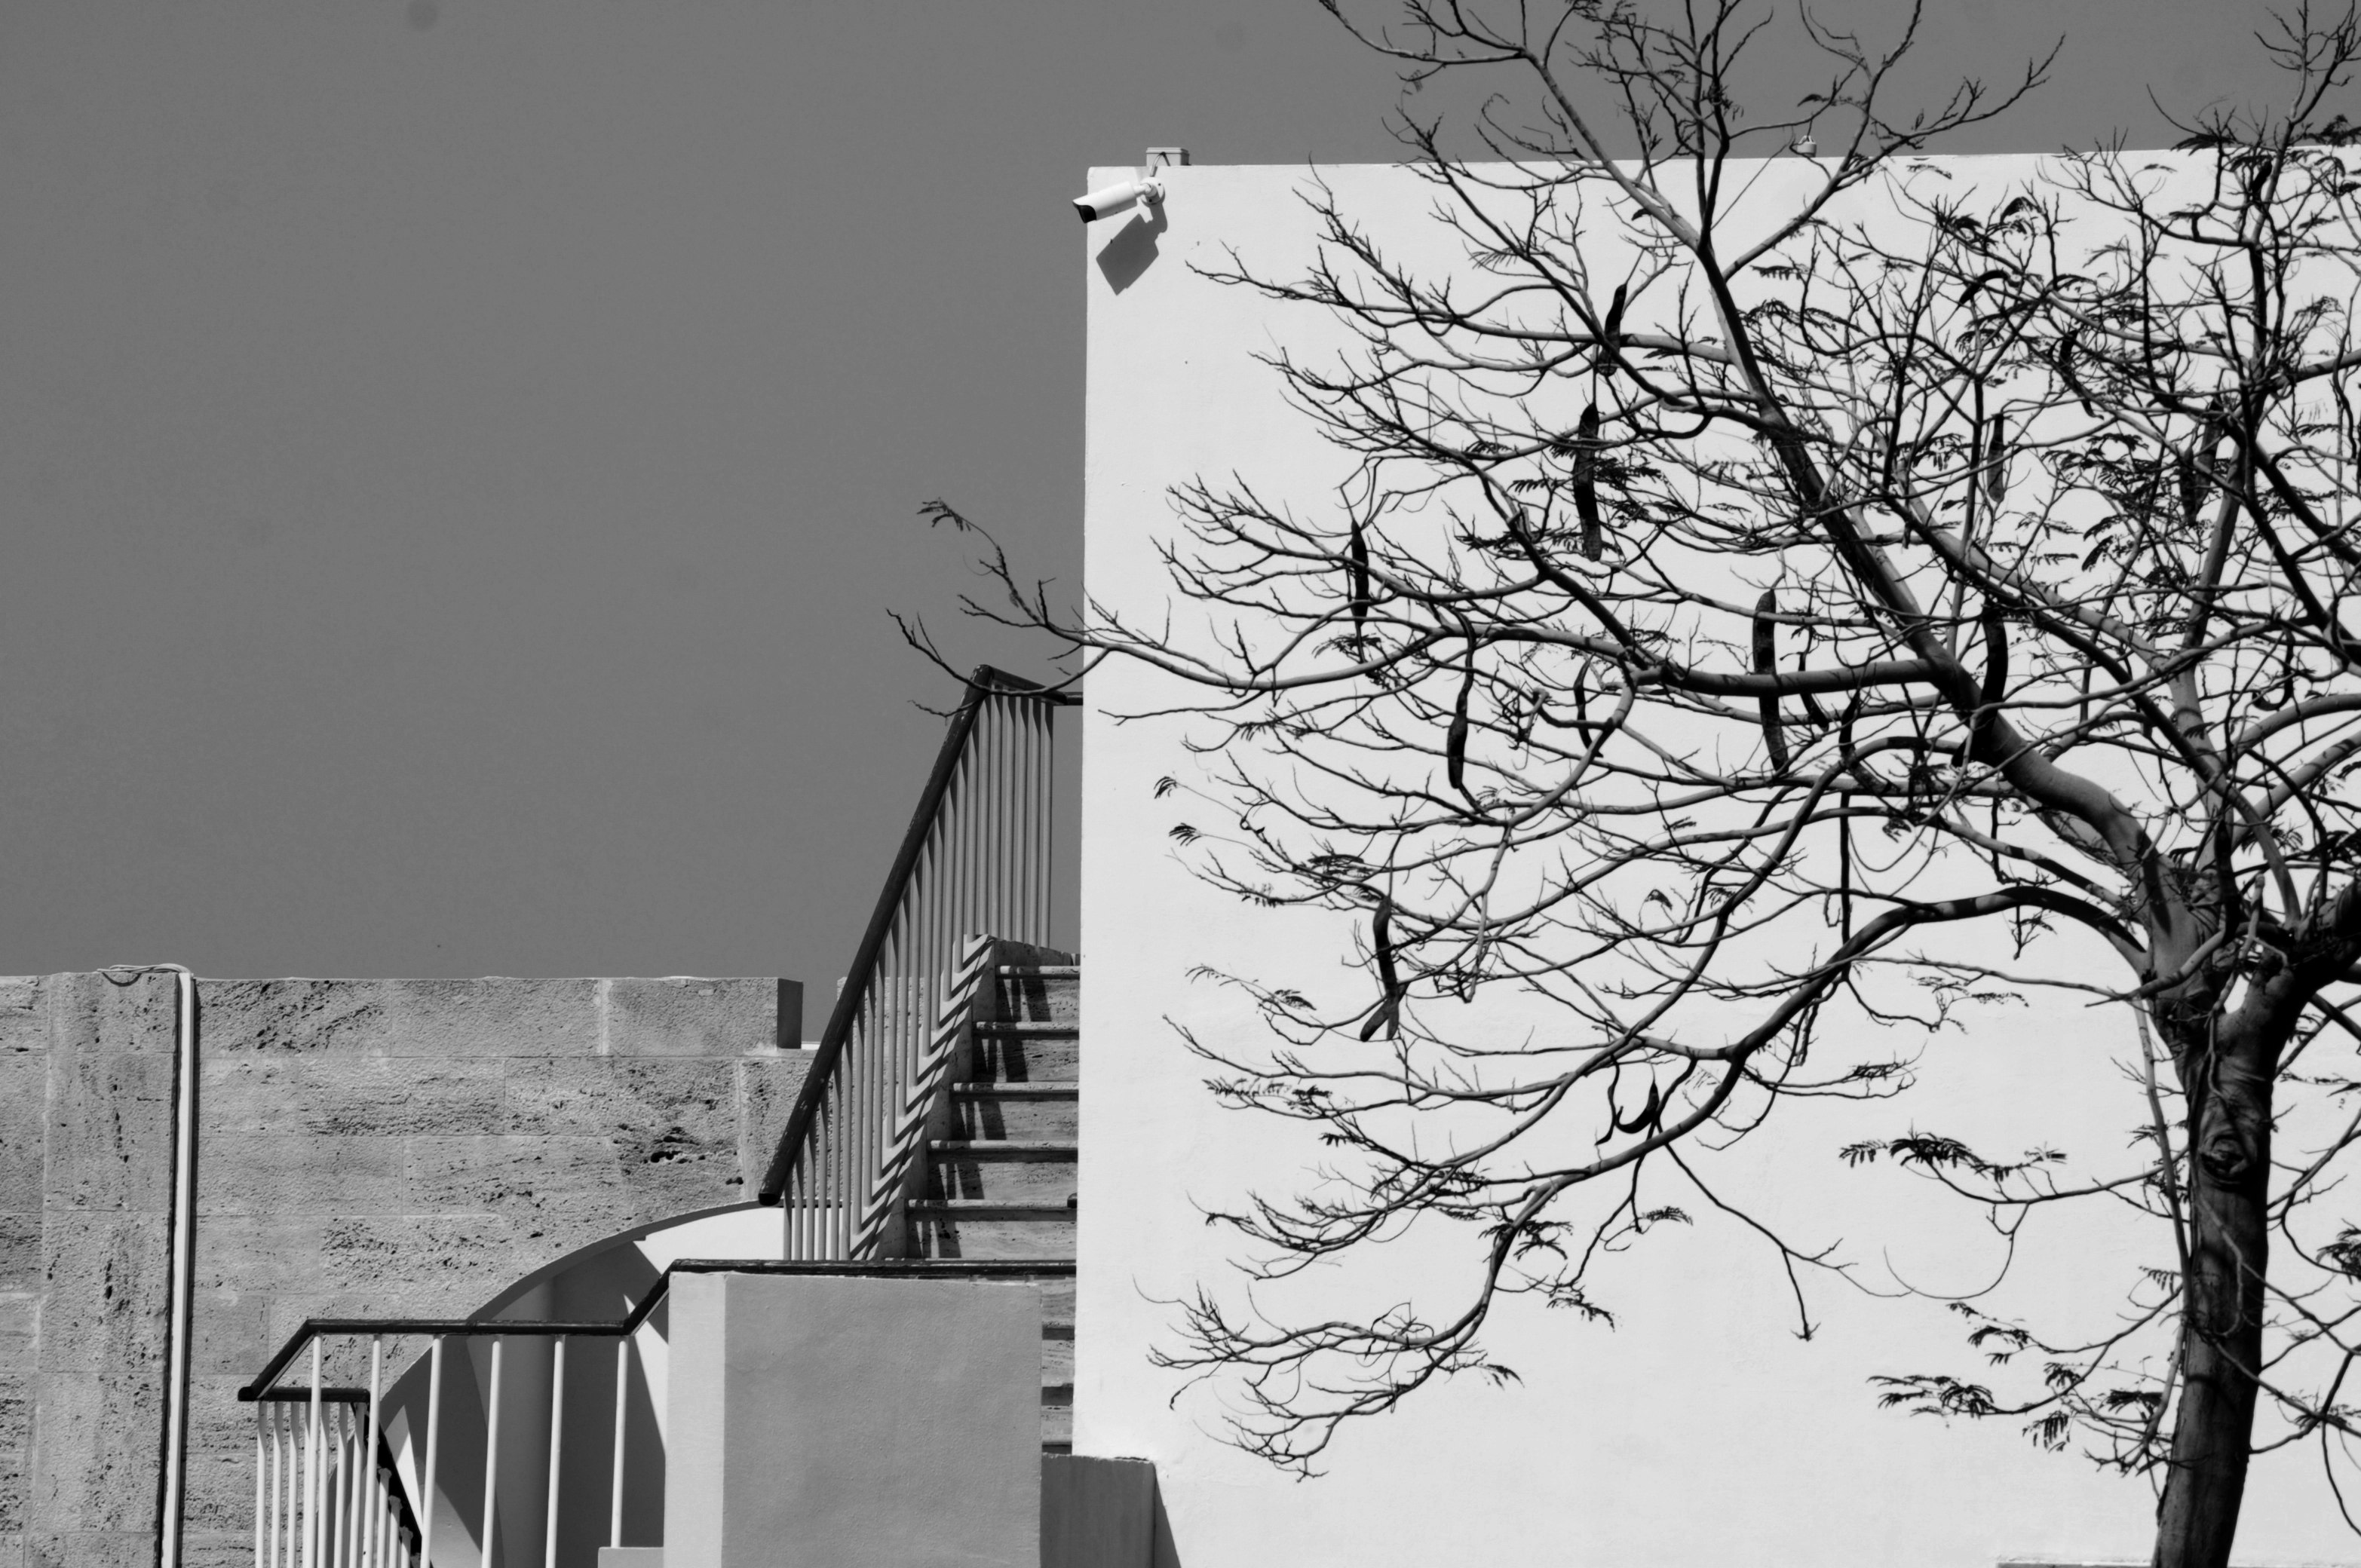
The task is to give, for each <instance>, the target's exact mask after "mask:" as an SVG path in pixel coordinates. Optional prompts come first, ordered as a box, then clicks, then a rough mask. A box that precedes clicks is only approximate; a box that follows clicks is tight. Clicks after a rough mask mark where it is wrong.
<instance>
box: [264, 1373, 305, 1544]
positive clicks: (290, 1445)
mask: <svg viewBox="0 0 2361 1568" xmlns="http://www.w3.org/2000/svg"><path fill="white" fill-rule="evenodd" d="M272 1424H273V1426H274V1428H275V1431H274V1432H273V1434H272V1440H271V1448H272V1451H273V1453H275V1455H276V1459H275V1460H274V1462H273V1464H272V1465H271V1475H270V1489H271V1492H272V1499H271V1502H272V1512H273V1514H274V1515H275V1516H276V1518H275V1519H274V1522H273V1523H272V1525H271V1529H272V1530H273V1532H274V1533H276V1534H277V1535H278V1537H279V1543H280V1544H279V1558H280V1563H283V1564H284V1565H285V1568H295V1521H296V1519H298V1518H299V1517H300V1516H301V1514H302V1509H301V1508H298V1507H297V1506H296V1503H295V1475H296V1466H295V1410H294V1408H293V1407H292V1406H281V1407H280V1409H279V1410H278V1411H277V1412H276V1420H274V1421H273V1423H272Z"/></svg>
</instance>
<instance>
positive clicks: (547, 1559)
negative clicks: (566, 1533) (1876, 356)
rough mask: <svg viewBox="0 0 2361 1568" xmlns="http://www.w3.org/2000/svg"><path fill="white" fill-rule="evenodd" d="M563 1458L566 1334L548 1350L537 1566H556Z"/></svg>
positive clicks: (564, 1456)
mask: <svg viewBox="0 0 2361 1568" xmlns="http://www.w3.org/2000/svg"><path fill="white" fill-rule="evenodd" d="M565 1458H566V1336H565V1335H564V1334H560V1335H558V1336H557V1343H556V1344H555V1346H554V1347H552V1348H551V1350H550V1353H549V1502H548V1507H547V1513H546V1519H545V1521H544V1525H543V1528H542V1535H541V1541H542V1546H541V1568H557V1477H558V1475H559V1474H560V1472H561V1469H562V1467H563V1464H564V1462H565Z"/></svg>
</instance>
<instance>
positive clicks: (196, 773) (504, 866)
mask: <svg viewBox="0 0 2361 1568" xmlns="http://www.w3.org/2000/svg"><path fill="white" fill-rule="evenodd" d="M1851 8H1852V9H1854V10H1856V11H1858V12H1859V14H1860V15H1861V17H1862V18H1863V21H1864V26H1866V27H1871V28H1872V29H1874V28H1877V27H1888V28H1890V27H1891V26H1892V25H1893V24H1892V22H1891V20H1890V13H1891V11H1892V7H1891V6H1890V5H1868V4H1856V5H1853V6H1852V7H1851ZM1825 9H1826V11H1827V13H1828V14H1829V15H1831V16H1836V17H1838V18H1841V17H1843V16H1844V15H1845V14H1846V9H1847V8H1846V7H1845V6H1843V5H1834V6H1830V7H1827V8H1825ZM1928 15H1929V21H1928V26H1927V49H1926V56H1925V58H1926V64H1925V65H1924V66H1922V68H1921V70H1922V75H1923V77H1924V78H1925V79H1928V80H1931V79H1932V78H1933V77H1934V76H1935V75H1936V74H1938V72H1942V71H1948V72H1949V73H1954V74H1956V73H1960V72H1965V73H1970V74H1980V75H1984V76H1987V77H1997V76H2000V75H2002V74H2004V73H2005V71H2007V70H2008V68H2009V65H2010V62H2011V61H2012V60H2017V59H2020V58H2021V57H2023V56H2024V55H2025V54H2026V53H2027V52H2029V51H2037V50H2039V49H2045V48H2046V47H2047V45H2048V42H2049V41H2050V40H2051V39H2052V38H2055V37H2056V36H2057V34H2059V32H2061V31H2062V32H2064V33H2065V34H2067V51H2066V53H2065V55H2064V56H2063V57H2062V59H2061V60H2060V63H2059V70H2058V72H2057V77H2056V80H2055V82H2054V83H2053V84H2052V85H2051V86H2050V87H2049V88H2048V89H2047V90H2046V91H2045V92H2044V93H2041V94H2040V96H2039V97H2038V98H2037V99H2036V100H2035V101H2034V102H2033V103H2032V104H2029V105H2028V106H2027V107H2026V108H2025V109H2024V110H2022V111H2021V112H2020V113H2018V114H2017V115H2015V116H2014V117H2013V118H2012V119H2011V120H2009V121H2008V122H2007V123H2005V124H2004V125H2003V126H1998V127H1995V128H1993V129H1991V130H1988V131H1984V132H1981V133H1979V134H1978V135H1977V136H1976V137H1974V138H1973V139H1972V140H1970V141H1965V142H1962V143H1961V144H1960V145H1959V146H1958V147H1957V148H1954V150H2001V149H2013V150H2027V149H2046V148H2053V147H2056V146H2058V145H2059V144H2061V143H2069V142H2071V143H2087V142H2089V141H2091V140H2092V139H2094V138H2097V137H2103V136H2105V135H2107V134H2108V133H2109V132H2111V131H2114V130H2119V129H2120V130H2125V131H2127V132H2129V133H2130V134H2131V136H2132V137H2133V139H2134V140H2135V141H2136V142H2146V143H2150V144H2153V143H2156V142H2158V141H2160V140H2162V139H2164V135H2165V133H2164V130H2163V127H2162V125H2161V123H2160V122H2159V121H2158V118H2157V116H2156V115H2155V112H2154V111H2153V110H2152V109H2151V108H2150V107H2149V106H2148V104H2147V100H2146V96H2145V93H2146V89H2147V87H2148V86H2149V85H2150V84H2153V85H2154V86H2155V87H2156V89H2157V91H2158V94H2159V95H2160V96H2162V97H2164V98H2165V99H2166V100H2167V101H2168V102H2170V103H2174V104H2190V103H2198V102H2202V101H2203V100H2205V99H2206V98H2208V97H2210V96H2214V95H2221V94H2229V95H2238V94H2242V93H2253V92H2255V91H2257V89H2259V88H2263V87H2266V86H2268V84H2269V83H2268V71H2265V70H2264V69H2262V68H2261V66H2260V64H2259V56H2258V53H2257V50H2256V49H2254V48H2253V47H2252V45H2251V44H2250V43H2249V42H2247V41H2246V35H2247V34H2248V32H2249V31H2250V30H2251V29H2252V28H2253V27H2255V26H2256V25H2257V23H2258V22H2259V20H2260V19H2261V17H2262V16H2263V15H2264V12H2263V8H2262V7H2260V6H2257V5H2243V4H2199V3H2185V0H2162V3H2158V0H2073V3H2070V4H2052V5H2035V4H2030V3H2026V0H1942V3H1938V4H1936V5H1933V6H1932V7H1930V10H1929V14H1928ZM1773 74H1774V78H1776V75H1777V73H1776V72H1775V71H1774V73H1773ZM1779 80H1782V81H1784V78H1779ZM1393 99H1394V87H1393V82H1392V78H1391V74H1390V72H1389V70H1388V69H1387V68H1386V67H1385V66H1384V65H1383V64H1382V62H1379V61H1377V60H1373V59H1371V58H1369V57H1367V56H1366V55H1364V54H1362V53H1360V52H1359V51H1357V50H1356V49H1355V48H1354V46H1352V45H1351V44H1350V43H1349V41H1348V40H1346V39H1345V38H1343V37H1342V35H1341V34H1340V33H1338V32H1337V30H1336V29H1335V28H1334V25H1333V24H1331V23H1329V22H1328V21H1327V19H1326V18H1325V17H1324V16H1323V14H1322V13H1321V12H1320V11H1319V9H1318V8H1317V6H1316V5H1313V4H1312V0H1254V3H1229V0H1194V3H1185V4H1180V3H1171V0H1166V3H1161V4H1155V3H1129V0H1075V3H1062V0H1061V3H1054V4H1053V3H1048V0H1036V3H1029V4H1025V5H1014V4H1011V5H993V4H982V3H978V0H966V3H961V4H927V5H918V4H885V3H878V4H867V5H811V4H787V3H785V0H768V3H764V4H724V3H720V0H712V3H695V4H690V3H677V0H675V3H666V4H661V5H659V4H653V3H650V4H641V5H613V4H605V3H595V4H594V3H590V0H562V3H561V0H503V3H500V4H491V3H482V4H478V3H474V0H410V3H407V4H405V3H404V0H368V3H367V4H361V3H346V0H336V3H331V4H318V3H302V4H299V3H295V0H286V3H282V4H274V5H232V4H213V5H161V4H158V5H115V4H105V3H97V0H60V3H58V4H38V5H37V4H25V3H11V4H6V5H0V211H5V213H6V214H7V218H6V221H5V225H0V543H5V554H0V970H5V971H9V972H20V973H21V972H37V971H45V970H66V969H87V968H92V967H94V966H96V965H99V964H102V963H106V962H111V961H122V960H162V959H171V960H177V961H181V962H185V963H188V964H191V965H192V966H193V967H195V968H196V969H197V970H200V971H201V972H203V973H209V974H281V973H313V974H472V973H514V974H545V973H546V974H570V973H604V974H627V973H639V974H651V973H670V972H701V973H722V974H730V973H785V974H788V975H792V976H796V977H797V978H801V979H804V980H806V981H810V982H812V984H813V985H814V987H815V990H814V992H813V995H814V1003H815V1004H814V1011H815V1013H817V1012H818V1010H819V1008H818V1003H819V1000H820V998H822V997H824V996H825V994H826V992H827V990H828V988H829V985H830V984H831V983H832V981H833V980H834V977H835V976H836V975H837V974H838V973H839V972H840V970H841V969H842V966H843V964H844V962H845V961H846V959H848V958H849V957H850V955H851V947H852V945H853V942H854V940H855V938H857V936H858V934H859V928H860V925H861V922H862V917H863V916H865V914H866V912H867V908H868V905H869V904H870V902H871V901H872V900H873V898H874V896H875V890H876V886H877V883H878V881H879V879H880V878H881V877H882V876H883V875H884V871H885V867H886V863H887V861H888V860H889V859H890V857H891V855H892V852H893V848H894V844H895V840H896V839H897V837H898V835H899V833H900V831H901V829H902V827H903V825H904V822H905V821H906V817H907V814H908V812H909V809H910V806H911V803H912V800H913V798H914V797H915V795H916V793H917V786H918V783H919V779H920V776H921V775H922V773H923V771H924V768H925V766H926V764H927V762H928V759H929V758H930V757H931V755H932V753H933V750H934V747H935V744H936V740H937V739H938V731H939V726H938V724H937V721H936V720H934V719H932V718H928V716H927V715H926V714H924V713H922V712H920V711H918V710H917V708H916V707H913V706H912V702H913V699H919V700H928V701H932V702H934V703H936V704H937V705H940V704H941V703H942V702H943V701H944V700H945V699H946V698H947V696H949V695H950V693H949V689H948V688H947V686H946V685H945V683H944V682H943V681H942V680H941V678H940V677H939V675H937V674H935V673H934V672H933V671H932V670H931V669H930V668H929V667H928V665H926V664H925V663H923V662H922V661H920V660H919V659H918V658H917V657H916V656H915V655H913V654H910V653H908V652H906V651H905V650H904V649H903V647H902V645H901V643H900V641H899V640H898V638H897V636H896V634H895V631H894V629H893V626H892V624H891V622H890V621H889V620H887V618H886V614H885V611H886V609H887V608H888V607H893V608H896V609H905V610H910V611H917V612H923V613H925V614H927V615H928V617H929V618H930V619H931V620H934V621H936V622H937V623H939V626H940V628H941V630H943V631H944V632H945V633H946V637H947V641H949V642H950V645H951V646H952V647H953V648H954V649H955V650H957V652H959V653H960V655H961V658H962V660H963V661H965V660H972V659H974V658H979V657H988V658H991V659H993V660H994V661H995V662H997V663H1004V664H1005V665H1006V666H1007V667H1009V668H1012V669H1015V670H1017V671H1019V672H1021V673H1032V672H1038V669H1039V668H1040V651H1039V650H1037V649H1033V648H1029V647H1027V645H1025V644H1023V643H1022V642H1019V641H1012V640H1009V639H1006V638H999V639H993V638H986V637H984V636H983V635H982V634H981V633H979V632H977V631H973V630H965V629H962V628H961V627H959V626H957V625H955V624H954V623H953V619H952V617H951V615H950V604H951V601H952V599H953V597H954V596H955V595H956V594H957V593H958V592H959V591H960V589H961V587H962V586H963V584H964V583H965V581H966V578H965V573H964V565H963V557H962V555H961V552H960V549H959V547H958V545H957V543H956V542H954V541H952V540H950V539H948V538H945V537H942V536H939V535H930V534H929V533H928V532H927V531H926V529H925V528H924V526H923V525H922V524H920V523H918V522H917V521H915V519H914V513H915V511H916V510H917V507H918V505H919V504H920V503H921V502H923V501H926V500H928V499H930V498H932V497H935V496H938V495H940V496H944V497H946V498H948V499H950V500H951V501H953V503H954V504H956V505H958V506H959V507H960V508H961V510H965V511H967V512H968V513H969V514H970V515H972V516H974V517H977V518H978V519H980V520H983V521H987V522H988V523H990V524H991V525H992V526H994V528H995V529H996V530H997V531H998V532H1000V533H1001V535H1002V537H1003V539H1004V541H1005V543H1008V544H1009V545H1010V546H1011V547H1012V549H1013V550H1014V552H1015V553H1016V554H1017V555H1018V557H1019V558H1020V560H1021V561H1022V562H1023V563H1025V564H1027V565H1030V566H1032V567H1034V568H1035V569H1037V570H1038V573H1039V574H1041V575H1044V576H1055V577H1060V578H1063V579H1065V580H1067V581H1069V582H1071V581H1073V580H1074V579H1076V578H1077V576H1079V572H1080V566H1081V520H1080V502H1081V494H1082V323H1083V303H1084V298H1085V292H1084V291H1085V283H1086V280H1087V279H1088V278H1089V276H1090V273H1089V267H1088V255H1089V252H1088V248H1087V246H1086V240H1085V238H1084V236H1082V233H1081V232H1080V226H1079V225H1077V224H1076V223H1075V221H1074V219H1073V216H1072V214H1071V211H1070V209H1069V208H1068V207H1067V206H1066V202H1067V199H1068V198H1070V197H1071V196H1073V195H1075V194H1079V193H1080V190H1081V181H1082V171H1083V170H1084V169H1085V167H1086V166H1088V165H1090V164H1093V163H1122V162H1129V161H1132V160H1134V159H1137V157H1138V156H1139V151H1140V149H1141V148H1143V147H1146V146H1148V145H1150V144H1156V145H1164V144H1179V145H1184V146H1187V147H1189V148H1191V150H1192V152H1193V153H1194V154H1195V157H1196V159H1197V160H1198V161H1200V162H1205V163H1270V162H1279V163H1300V162H1303V161H1305V160H1306V159H1321V160H1328V161H1367V160H1381V159H1389V158H1391V157H1393V156H1395V155H1396V153H1397V148H1396V146H1395V144H1394V143H1393V142H1392V141H1391V140H1390V138H1389V137H1388V135H1387V133H1386V131H1385V129H1384V127H1383V125H1382V120H1383V116H1384V114H1385V112H1386V110H1387V109H1388V108H1389V105H1390V104H1392V102H1393ZM807 1028H813V1029H816V1028H817V1019H816V1018H813V1019H808V1020H807Z"/></svg>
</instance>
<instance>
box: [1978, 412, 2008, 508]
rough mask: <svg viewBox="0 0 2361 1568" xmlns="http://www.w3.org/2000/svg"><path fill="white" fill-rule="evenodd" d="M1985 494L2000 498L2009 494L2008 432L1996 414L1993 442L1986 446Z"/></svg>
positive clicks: (1995, 498)
mask: <svg viewBox="0 0 2361 1568" xmlns="http://www.w3.org/2000/svg"><path fill="white" fill-rule="evenodd" d="M1984 494H1985V495H1987V496H1990V497H1991V498H1992V499H1993V500H1999V499H2001V498H2002V497H2003V496H2005V495H2006V494H2008V433H2007V431H2006V430H2005V429H2004V427H2003V426H2002V424H2001V421H2000V417H1999V416H1998V415H1997V414H1995V415H1994V416H1993V422H1992V443H1991V444H1990V445H1988V446H1986V447H1985V448H1984Z"/></svg>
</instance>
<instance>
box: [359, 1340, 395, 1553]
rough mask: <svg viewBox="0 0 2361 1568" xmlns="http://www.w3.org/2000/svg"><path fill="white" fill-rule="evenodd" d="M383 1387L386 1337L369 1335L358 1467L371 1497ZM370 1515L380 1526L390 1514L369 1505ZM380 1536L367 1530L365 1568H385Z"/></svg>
mask: <svg viewBox="0 0 2361 1568" xmlns="http://www.w3.org/2000/svg"><path fill="white" fill-rule="evenodd" d="M384 1385H385V1336H384V1335H383V1334H372V1335H370V1336H369V1402H368V1431H365V1432H363V1433H362V1434H361V1447H362V1450H363V1453H364V1455H365V1457H364V1458H363V1459H362V1461H361V1463H362V1464H363V1465H364V1466H366V1467H367V1469H368V1478H369V1492H370V1496H371V1497H375V1496H376V1494H377V1489H378V1485H379V1483H378V1475H377V1434H378V1431H379V1425H378V1423H379V1421H381V1420H384V1408H383V1403H382V1394H383V1390H384ZM370 1511H371V1513H372V1515H373V1516H374V1519H375V1521H376V1522H377V1523H378V1524H379V1525H381V1524H382V1522H383V1520H384V1517H385V1515H386V1514H387V1513H389V1512H390V1511H391V1510H390V1509H389V1508H385V1507H383V1506H382V1505H381V1504H376V1503H372V1505H371V1509H370ZM383 1533H384V1532H383V1530H381V1529H374V1528H373V1529H371V1530H370V1531H369V1541H368V1560H367V1562H366V1563H365V1564H364V1568H385V1542H384V1541H383V1540H382V1539H381V1537H382V1535H383Z"/></svg>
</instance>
